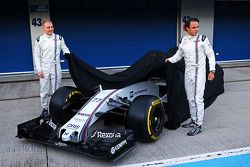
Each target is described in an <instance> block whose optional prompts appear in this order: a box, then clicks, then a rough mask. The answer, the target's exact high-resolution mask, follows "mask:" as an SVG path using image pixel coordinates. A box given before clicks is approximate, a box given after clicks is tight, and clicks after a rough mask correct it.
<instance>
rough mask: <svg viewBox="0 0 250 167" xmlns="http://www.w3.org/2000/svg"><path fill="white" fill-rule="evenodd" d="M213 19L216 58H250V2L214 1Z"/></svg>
mask: <svg viewBox="0 0 250 167" xmlns="http://www.w3.org/2000/svg"><path fill="white" fill-rule="evenodd" d="M214 19H215V20H214V27H215V28H214V50H215V52H218V53H219V56H217V57H216V59H217V60H220V61H221V60H223V61H225V60H244V59H250V47H249V39H250V33H249V27H250V2H216V3H215V18H214Z"/></svg>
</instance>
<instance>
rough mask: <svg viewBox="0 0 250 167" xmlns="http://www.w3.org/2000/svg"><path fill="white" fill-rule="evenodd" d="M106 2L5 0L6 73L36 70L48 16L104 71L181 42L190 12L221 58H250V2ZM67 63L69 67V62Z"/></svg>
mask: <svg viewBox="0 0 250 167" xmlns="http://www.w3.org/2000/svg"><path fill="white" fill-rule="evenodd" d="M105 2H106V3H104V1H101V0H100V1H87V0H73V1H70V3H69V2H68V1H59V0H53V1H52V0H45V1H43V0H22V1H18V0H12V1H8V0H3V1H1V6H2V10H1V11H0V14H1V16H0V17H1V18H2V19H3V20H5V21H4V22H1V27H2V28H3V29H2V32H3V33H2V40H1V41H0V46H1V58H2V60H3V61H0V75H1V76H3V75H10V74H11V75H12V74H17V75H19V74H33V73H34V71H35V68H34V65H33V56H32V47H33V45H34V44H33V43H34V41H35V38H36V37H37V36H39V35H41V34H42V32H41V27H40V23H41V21H42V20H43V19H45V18H51V19H52V20H53V21H54V25H55V30H56V33H59V34H62V35H63V36H64V38H65V40H66V43H67V45H68V46H69V48H70V50H71V51H72V52H74V53H76V55H77V56H79V57H80V58H82V59H84V60H85V61H87V62H88V63H89V64H91V65H93V66H95V67H100V68H101V69H109V68H110V67H112V69H113V68H114V67H115V68H121V69H122V68H126V67H127V66H129V65H131V64H132V63H133V62H135V61H136V60H137V59H138V58H139V57H141V56H142V55H143V54H144V53H145V52H147V51H148V50H151V49H157V50H167V49H168V48H170V47H173V46H175V45H176V44H178V43H179V40H180V39H181V37H182V36H183V35H184V34H185V33H184V32H183V30H182V25H183V23H182V18H183V17H184V16H197V17H198V18H200V27H201V28H200V33H201V34H206V35H207V37H208V38H209V40H210V42H211V44H212V45H213V47H214V50H215V52H216V59H217V60H218V61H222V62H228V61H229V62H248V61H249V60H250V47H248V39H249V37H250V34H249V33H248V27H249V24H250V11H249V8H250V1H249V0H247V1H246V0H245V1H231V0H230V1H229V0H217V1H215V0H207V1H199V0H179V1H176V2H173V1H160V0H156V1H153V0H152V1H150V0H149V1H146V0H144V1H131V0H116V1H105ZM75 9H76V10H75ZM105 9H106V10H105ZM81 11H85V12H81ZM149 11H153V12H151V13H150V12H149ZM94 13H97V14H94ZM142 13H144V14H142ZM152 13H154V14H153V15H152ZM4 27H5V28H4ZM235 30H237V31H236V32H235ZM62 66H63V69H65V70H66V69H67V65H66V63H62Z"/></svg>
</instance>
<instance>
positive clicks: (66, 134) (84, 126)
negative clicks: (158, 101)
mask: <svg viewBox="0 0 250 167" xmlns="http://www.w3.org/2000/svg"><path fill="white" fill-rule="evenodd" d="M141 95H153V96H156V97H159V86H158V85H157V84H156V82H154V81H145V82H139V83H136V84H133V85H130V86H127V87H124V88H122V89H110V90H102V88H101V86H100V91H99V92H98V93H96V94H95V95H94V96H92V97H91V98H90V99H89V101H88V102H86V103H85V104H84V106H83V107H82V108H81V109H80V110H79V111H78V112H77V114H76V115H75V116H74V117H72V118H71V119H70V120H69V121H68V122H67V123H66V124H64V125H63V126H62V127H61V128H60V130H59V137H61V139H62V140H63V141H69V142H73V143H79V142H81V141H83V142H86V140H87V137H88V128H89V127H90V126H91V125H92V124H93V123H95V122H96V120H97V119H98V118H99V115H101V114H102V113H105V112H108V111H109V110H112V109H114V108H116V106H115V105H117V107H119V106H122V104H119V103H114V104H115V105H114V104H112V105H110V104H111V101H119V97H120V98H125V99H127V100H129V101H133V100H134V98H136V97H137V96H141ZM110 99H111V100H110ZM98 113H99V114H98Z"/></svg>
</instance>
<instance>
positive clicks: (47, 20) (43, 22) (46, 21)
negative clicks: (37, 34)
mask: <svg viewBox="0 0 250 167" xmlns="http://www.w3.org/2000/svg"><path fill="white" fill-rule="evenodd" d="M45 23H52V21H51V20H49V19H45V20H43V21H42V26H43V27H44V24H45Z"/></svg>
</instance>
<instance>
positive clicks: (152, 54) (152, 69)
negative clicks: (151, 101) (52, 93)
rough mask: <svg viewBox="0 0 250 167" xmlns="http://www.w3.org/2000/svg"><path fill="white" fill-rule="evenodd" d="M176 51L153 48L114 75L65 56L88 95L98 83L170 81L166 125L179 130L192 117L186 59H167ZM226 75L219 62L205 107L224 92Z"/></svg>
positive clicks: (208, 84) (109, 86)
mask: <svg viewBox="0 0 250 167" xmlns="http://www.w3.org/2000/svg"><path fill="white" fill-rule="evenodd" d="M176 50H177V48H171V49H169V50H168V51H167V52H163V51H149V52H147V53H146V54H145V55H144V56H143V57H141V58H140V59H139V60H138V61H136V62H135V63H134V64H133V65H132V66H130V67H129V68H127V69H126V70H124V71H121V72H118V73H115V74H112V75H111V74H107V73H105V72H102V71H100V70H98V69H96V68H94V67H92V66H91V65H89V64H87V63H86V62H84V61H83V60H80V59H79V58H78V57H76V56H75V55H74V54H65V57H66V59H67V60H68V64H69V72H70V74H71V77H72V79H73V81H74V83H75V85H76V86H77V88H78V89H79V90H80V91H82V92H83V94H84V95H85V96H88V97H90V96H92V95H93V94H94V93H95V89H96V87H97V86H98V85H102V88H103V89H119V88H123V87H125V86H128V85H131V84H133V83H137V82H141V81H146V80H148V79H149V78H152V77H160V78H161V79H164V80H166V85H167V88H166V89H167V93H168V103H167V106H166V113H167V116H168V120H167V123H166V127H167V128H169V129H176V128H178V127H179V126H180V124H181V123H182V122H183V121H185V120H187V119H188V118H189V117H190V114H189V107H188V102H187V99H186V92H185V88H184V71H185V65H184V60H181V61H179V62H178V63H175V64H171V63H167V64H166V63H165V62H164V60H165V59H166V58H167V57H171V56H172V55H174V54H175V52H176ZM207 68H208V65H207ZM207 71H208V70H207ZM223 75H224V73H223V70H222V68H221V67H220V66H219V65H216V73H215V79H214V80H213V81H207V82H206V87H205V92H204V103H205V108H206V107H208V106H209V105H210V104H212V103H213V102H214V100H215V99H216V97H217V96H218V95H219V94H221V93H223V92H224V80H223Z"/></svg>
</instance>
